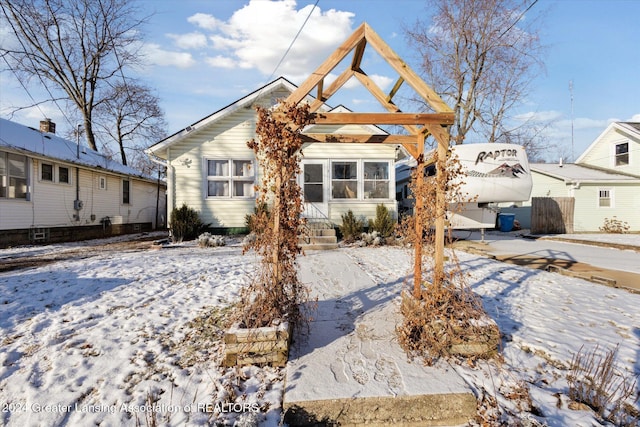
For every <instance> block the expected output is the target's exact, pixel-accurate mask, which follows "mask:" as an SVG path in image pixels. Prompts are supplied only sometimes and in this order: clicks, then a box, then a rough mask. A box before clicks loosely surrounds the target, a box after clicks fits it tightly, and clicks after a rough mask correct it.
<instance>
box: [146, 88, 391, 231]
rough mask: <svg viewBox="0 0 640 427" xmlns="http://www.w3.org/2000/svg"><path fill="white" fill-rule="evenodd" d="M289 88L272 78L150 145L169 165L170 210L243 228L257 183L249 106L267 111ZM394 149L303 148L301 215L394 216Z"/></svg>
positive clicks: (369, 129) (357, 129) (358, 129)
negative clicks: (379, 208) (380, 211)
mask: <svg viewBox="0 0 640 427" xmlns="http://www.w3.org/2000/svg"><path fill="white" fill-rule="evenodd" d="M295 89H296V86H295V85H294V84H293V83H291V82H289V81H288V80H286V79H285V78H282V77H281V78H278V79H277V80H275V81H273V82H271V83H269V84H267V85H266V86H264V87H262V88H260V89H258V90H256V91H255V92H253V93H251V94H249V95H247V96H245V97H243V98H241V99H239V100H237V101H236V102H234V103H232V104H230V105H228V106H226V107H224V108H223V109H221V110H219V111H217V112H215V113H213V114H212V115H210V116H208V117H205V118H203V119H201V120H199V121H197V122H196V123H194V124H192V125H191V126H188V127H187V128H185V129H183V130H181V131H179V132H177V133H175V134H173V135H171V136H169V137H168V138H166V139H164V140H162V141H159V142H158V143H157V144H155V145H153V146H152V147H150V148H149V149H148V150H147V152H148V153H149V154H152V155H155V156H157V157H159V158H161V159H163V160H164V161H165V162H166V164H167V184H168V202H167V210H168V212H169V213H170V212H171V211H172V210H173V209H174V208H177V207H180V206H182V204H186V205H187V206H189V207H191V208H193V209H195V210H197V211H198V212H199V213H200V217H201V219H202V221H203V222H204V223H207V224H210V227H211V228H213V229H223V230H224V231H227V232H237V231H241V230H243V229H244V228H245V216H246V215H247V214H250V213H253V212H254V208H255V198H256V194H255V191H254V186H255V185H258V184H259V183H260V179H261V171H260V169H259V167H258V164H257V162H256V159H255V155H254V153H253V151H252V150H251V149H249V148H248V147H247V141H249V140H251V139H253V138H255V137H256V134H255V129H256V120H257V113H256V110H255V107H256V106H257V105H261V106H263V107H270V106H273V105H275V104H276V102H277V101H278V100H281V99H284V98H286V97H287V96H288V95H289V94H291V93H292V92H293V91H294V90H295ZM328 110H329V109H328V107H326V106H325V108H321V111H328ZM331 111H334V112H336V111H348V110H346V109H345V108H344V107H339V108H336V109H333V110H331ZM305 133H339V134H341V135H348V134H350V133H351V134H363V133H367V134H378V135H379V134H384V133H386V132H384V131H383V130H382V129H380V128H378V127H375V126H371V125H362V126H361V125H345V126H331V127H330V126H327V125H312V126H310V127H309V128H308V129H306V130H305ZM396 150H397V146H396V145H394V144H362V143H331V142H328V143H327V142H322V143H321V142H313V143H305V145H304V146H303V148H302V153H303V160H302V162H301V168H302V174H301V175H300V177H299V183H300V185H301V187H302V190H303V193H304V198H305V203H304V208H305V212H304V215H305V216H306V217H309V218H317V219H323V220H328V221H330V222H331V223H333V225H338V224H341V223H342V220H341V215H342V214H343V213H345V212H347V211H348V210H350V209H351V210H352V211H353V212H354V213H355V214H356V215H358V216H364V217H366V218H373V217H374V216H375V210H376V205H378V204H384V205H385V206H387V208H388V209H389V210H390V211H391V212H392V214H393V215H397V207H396V201H395V192H394V188H395V184H394V182H395V177H394V173H395V171H394V162H395V157H396ZM220 231H222V230H220Z"/></svg>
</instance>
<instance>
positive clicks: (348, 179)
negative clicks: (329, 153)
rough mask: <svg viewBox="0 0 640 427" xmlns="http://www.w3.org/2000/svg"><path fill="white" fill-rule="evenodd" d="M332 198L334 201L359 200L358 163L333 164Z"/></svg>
mask: <svg viewBox="0 0 640 427" xmlns="http://www.w3.org/2000/svg"><path fill="white" fill-rule="evenodd" d="M331 197H332V198H334V199H357V198H358V163H357V162H333V163H331Z"/></svg>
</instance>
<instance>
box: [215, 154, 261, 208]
mask: <svg viewBox="0 0 640 427" xmlns="http://www.w3.org/2000/svg"><path fill="white" fill-rule="evenodd" d="M210 161H212V162H226V163H227V170H228V174H226V175H209V162H210ZM235 162H243V163H249V170H250V171H251V172H252V173H251V175H234V165H235ZM203 168H204V171H203V176H204V198H205V199H210V200H220V199H244V200H248V199H255V197H256V191H255V185H256V179H257V175H258V173H257V171H258V170H257V167H256V160H255V159H253V158H250V157H234V158H228V157H205V158H204V162H203ZM210 182H221V183H226V184H227V186H228V192H227V194H226V195H222V196H216V195H210V194H209V183H210ZM239 182H243V183H245V184H247V183H249V184H250V185H251V187H250V188H251V194H249V195H241V196H238V195H236V194H235V191H234V190H235V184H236V183H239Z"/></svg>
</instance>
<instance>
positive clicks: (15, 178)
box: [0, 151, 28, 199]
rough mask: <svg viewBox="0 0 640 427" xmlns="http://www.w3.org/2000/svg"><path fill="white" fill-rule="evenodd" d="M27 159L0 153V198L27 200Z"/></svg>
mask: <svg viewBox="0 0 640 427" xmlns="http://www.w3.org/2000/svg"><path fill="white" fill-rule="evenodd" d="M27 195H28V187H27V157H26V156H19V155H17V154H11V153H5V152H2V151H0V197H5V198H9V199H27Z"/></svg>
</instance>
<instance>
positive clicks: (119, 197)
mask: <svg viewBox="0 0 640 427" xmlns="http://www.w3.org/2000/svg"><path fill="white" fill-rule="evenodd" d="M40 129H41V130H37V129H34V128H31V127H28V126H24V125H21V124H18V123H15V122H11V121H9V120H5V119H0V246H7V245H14V244H24V243H30V242H31V243H36V242H38V243H39V242H57V241H67V240H80V239H86V238H93V237H102V236H105V235H112V234H122V233H128V232H137V231H148V230H151V229H154V228H156V227H160V226H163V225H164V224H165V218H166V215H165V203H166V202H165V191H166V185H165V184H164V182H160V181H158V180H157V179H154V178H151V177H147V176H144V175H143V174H142V173H140V172H138V171H136V170H134V169H132V168H130V167H127V166H123V165H121V164H119V163H117V162H115V161H113V160H110V159H108V158H106V157H104V156H102V155H100V154H99V153H97V152H95V151H92V150H89V149H88V148H86V147H83V146H79V145H78V144H76V143H75V142H71V141H68V140H66V139H64V138H60V137H58V136H56V135H55V134H54V132H55V124H54V123H52V122H51V121H49V120H46V121H42V122H41V123H40Z"/></svg>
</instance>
